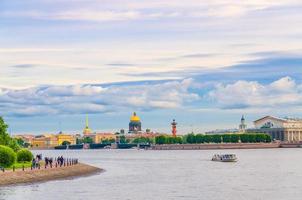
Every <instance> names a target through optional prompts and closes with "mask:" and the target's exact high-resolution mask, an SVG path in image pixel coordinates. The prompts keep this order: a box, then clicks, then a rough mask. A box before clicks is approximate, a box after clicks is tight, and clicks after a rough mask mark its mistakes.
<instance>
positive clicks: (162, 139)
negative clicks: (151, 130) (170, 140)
mask: <svg viewBox="0 0 302 200" xmlns="http://www.w3.org/2000/svg"><path fill="white" fill-rule="evenodd" d="M155 143H156V144H166V143H167V140H166V136H164V135H160V136H156V137H155Z"/></svg>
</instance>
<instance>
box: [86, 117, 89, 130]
mask: <svg viewBox="0 0 302 200" xmlns="http://www.w3.org/2000/svg"><path fill="white" fill-rule="evenodd" d="M88 128H89V121H88V115H86V129H88Z"/></svg>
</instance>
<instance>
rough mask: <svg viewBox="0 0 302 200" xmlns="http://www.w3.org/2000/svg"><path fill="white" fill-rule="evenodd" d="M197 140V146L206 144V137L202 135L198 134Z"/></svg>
mask: <svg viewBox="0 0 302 200" xmlns="http://www.w3.org/2000/svg"><path fill="white" fill-rule="evenodd" d="M195 140H196V143H197V144H200V143H204V135H202V134H196V136H195Z"/></svg>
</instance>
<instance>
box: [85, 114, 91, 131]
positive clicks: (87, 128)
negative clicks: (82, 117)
mask: <svg viewBox="0 0 302 200" xmlns="http://www.w3.org/2000/svg"><path fill="white" fill-rule="evenodd" d="M91 133H92V131H91V129H90V128H89V121H88V115H86V126H85V129H84V130H83V134H84V135H89V134H91Z"/></svg>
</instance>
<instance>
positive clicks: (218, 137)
mask: <svg viewBox="0 0 302 200" xmlns="http://www.w3.org/2000/svg"><path fill="white" fill-rule="evenodd" d="M212 142H213V143H221V135H212Z"/></svg>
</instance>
